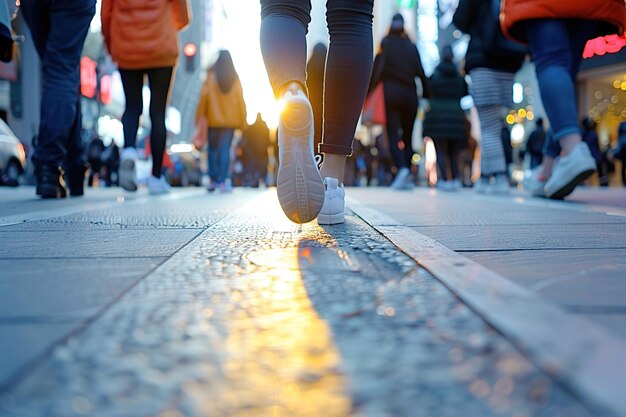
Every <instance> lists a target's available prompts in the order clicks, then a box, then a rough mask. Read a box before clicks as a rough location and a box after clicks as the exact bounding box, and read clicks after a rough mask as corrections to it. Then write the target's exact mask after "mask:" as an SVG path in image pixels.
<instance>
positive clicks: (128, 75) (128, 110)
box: [119, 68, 152, 148]
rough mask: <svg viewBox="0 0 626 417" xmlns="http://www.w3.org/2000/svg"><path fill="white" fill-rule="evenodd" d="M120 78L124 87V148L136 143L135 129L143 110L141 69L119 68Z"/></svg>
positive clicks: (133, 145)
mask: <svg viewBox="0 0 626 417" xmlns="http://www.w3.org/2000/svg"><path fill="white" fill-rule="evenodd" d="M119 71H120V78H121V79H122V87H123V88H124V98H125V100H126V107H125V109H124V114H123V115H122V125H123V126H124V148H134V147H135V146H136V144H137V129H138V128H139V117H140V116H141V113H142V112H143V96H142V92H141V90H142V88H143V79H144V74H145V72H144V71H143V70H126V69H122V68H120V70H119ZM151 145H152V143H151Z"/></svg>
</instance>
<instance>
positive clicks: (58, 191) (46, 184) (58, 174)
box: [35, 165, 67, 198]
mask: <svg viewBox="0 0 626 417" xmlns="http://www.w3.org/2000/svg"><path fill="white" fill-rule="evenodd" d="M62 176H63V170H62V169H61V168H59V167H52V166H49V165H42V166H38V167H36V168H35V178H36V180H37V187H36V188H35V192H36V194H37V195H38V196H41V198H65V197H67V190H66V189H65V186H64V185H63V180H62Z"/></svg>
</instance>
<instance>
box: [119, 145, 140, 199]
mask: <svg viewBox="0 0 626 417" xmlns="http://www.w3.org/2000/svg"><path fill="white" fill-rule="evenodd" d="M138 159H139V154H137V149H135V148H124V150H123V151H122V155H120V170H119V183H120V187H122V188H123V189H125V190H126V191H137V169H136V165H137V160H138Z"/></svg>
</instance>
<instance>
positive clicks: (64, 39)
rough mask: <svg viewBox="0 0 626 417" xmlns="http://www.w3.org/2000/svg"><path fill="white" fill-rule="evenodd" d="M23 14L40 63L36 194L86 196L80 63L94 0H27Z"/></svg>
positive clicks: (33, 159) (94, 3)
mask: <svg viewBox="0 0 626 417" xmlns="http://www.w3.org/2000/svg"><path fill="white" fill-rule="evenodd" d="M20 10H21V13H22V16H23V17H24V20H25V21H26V23H27V25H28V27H29V29H30V33H31V36H32V38H33V43H34V44H35V48H36V50H37V54H38V55H39V57H40V59H41V69H42V91H41V115H40V123H39V135H38V138H37V142H36V143H33V145H34V147H35V150H34V153H33V156H32V161H33V164H34V166H35V181H36V182H37V187H36V191H35V192H36V193H37V195H39V196H41V197H42V198H64V197H65V196H66V195H67V190H66V189H65V187H64V186H63V184H62V183H61V176H62V175H63V174H65V182H66V184H67V185H68V186H69V192H70V195H71V196H80V195H83V193H84V183H85V171H86V169H87V165H86V163H85V160H84V155H83V149H82V139H81V136H80V132H81V119H82V116H81V111H80V92H79V89H80V57H81V52H82V50H83V43H84V42H85V37H86V36H87V31H88V30H89V24H90V23H91V19H92V18H93V16H94V14H95V11H96V1H95V0H63V1H61V0H48V1H45V2H42V1H39V0H22V1H21V5H20Z"/></svg>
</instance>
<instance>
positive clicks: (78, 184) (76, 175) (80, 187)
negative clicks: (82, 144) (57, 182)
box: [64, 164, 87, 197]
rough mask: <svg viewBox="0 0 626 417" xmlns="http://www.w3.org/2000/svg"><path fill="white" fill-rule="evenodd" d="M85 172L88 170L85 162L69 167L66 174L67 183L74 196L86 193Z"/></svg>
mask: <svg viewBox="0 0 626 417" xmlns="http://www.w3.org/2000/svg"><path fill="white" fill-rule="evenodd" d="M85 172H87V166H85V165H84V164H82V165H78V166H74V167H70V168H68V169H67V172H66V173H65V176H64V177H65V183H66V184H67V185H68V187H69V189H70V195H71V196H72V197H79V196H81V195H84V194H85Z"/></svg>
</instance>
